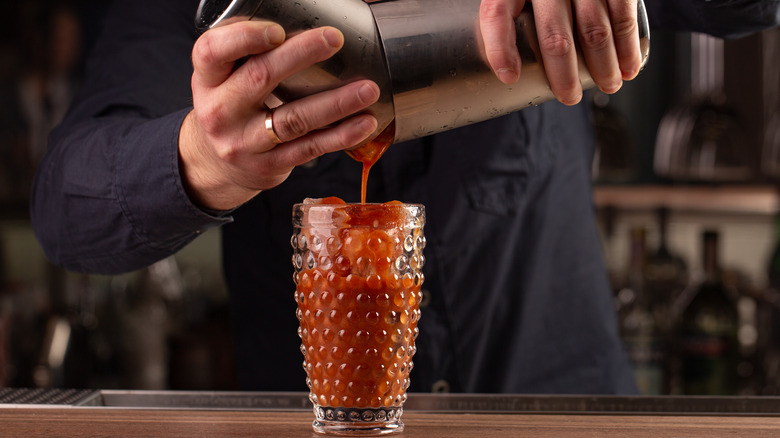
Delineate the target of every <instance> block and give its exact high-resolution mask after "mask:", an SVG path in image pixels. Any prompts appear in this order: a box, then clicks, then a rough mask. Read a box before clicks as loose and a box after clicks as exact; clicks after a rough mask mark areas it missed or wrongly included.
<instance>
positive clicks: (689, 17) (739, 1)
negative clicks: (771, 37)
mask: <svg viewBox="0 0 780 438" xmlns="http://www.w3.org/2000/svg"><path fill="white" fill-rule="evenodd" d="M645 5H646V7H647V15H648V19H649V20H650V25H651V27H653V28H655V29H667V30H677V31H689V32H702V33H707V34H710V35H714V36H718V37H722V38H738V37H741V36H745V35H747V34H750V33H754V32H758V31H761V30H764V29H768V28H771V27H774V26H778V25H780V1H779V0H645Z"/></svg>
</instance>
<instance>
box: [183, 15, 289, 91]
mask: <svg viewBox="0 0 780 438" xmlns="http://www.w3.org/2000/svg"><path fill="white" fill-rule="evenodd" d="M284 38H285V33H284V29H282V27H281V26H279V25H278V24H275V23H271V22H268V21H242V22H237V23H234V24H231V25H228V26H222V27H217V28H214V29H210V30H208V31H207V32H205V33H204V34H203V35H201V36H200V38H198V39H197V41H195V45H194V46H193V48H192V65H193V68H194V71H195V74H194V77H193V79H194V80H197V81H198V82H199V83H200V85H203V86H205V87H216V86H217V85H220V84H221V83H223V82H224V81H225V80H226V79H227V78H228V77H230V75H231V73H232V72H233V68H234V65H235V62H236V61H237V60H239V59H242V58H244V57H246V56H249V55H254V54H258V53H265V52H267V51H269V50H271V49H273V48H274V47H276V46H278V45H279V44H281V43H282V41H284Z"/></svg>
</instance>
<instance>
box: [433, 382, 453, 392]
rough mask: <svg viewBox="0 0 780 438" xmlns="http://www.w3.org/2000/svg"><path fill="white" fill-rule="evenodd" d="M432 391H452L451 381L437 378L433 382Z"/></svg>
mask: <svg viewBox="0 0 780 438" xmlns="http://www.w3.org/2000/svg"><path fill="white" fill-rule="evenodd" d="M431 392H438V393H444V392H450V382H448V381H446V380H444V379H442V380H437V381H436V382H434V383H433V386H431Z"/></svg>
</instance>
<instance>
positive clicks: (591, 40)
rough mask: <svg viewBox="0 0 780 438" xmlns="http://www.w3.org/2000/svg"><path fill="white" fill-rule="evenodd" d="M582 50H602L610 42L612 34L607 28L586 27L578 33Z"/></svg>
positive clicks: (600, 26) (597, 26) (601, 26)
mask: <svg viewBox="0 0 780 438" xmlns="http://www.w3.org/2000/svg"><path fill="white" fill-rule="evenodd" d="M580 39H581V43H582V46H583V48H586V49H603V48H606V47H607V46H608V45H609V44H610V43H611V42H612V32H611V30H610V28H609V27H608V26H603V25H592V26H586V27H584V28H583V29H582V30H581V31H580Z"/></svg>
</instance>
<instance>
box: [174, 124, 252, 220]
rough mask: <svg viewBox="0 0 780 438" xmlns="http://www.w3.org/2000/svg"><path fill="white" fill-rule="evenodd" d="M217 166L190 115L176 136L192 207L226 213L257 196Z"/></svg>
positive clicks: (184, 182)
mask: <svg viewBox="0 0 780 438" xmlns="http://www.w3.org/2000/svg"><path fill="white" fill-rule="evenodd" d="M220 163H221V162H220V161H219V160H218V157H216V156H215V154H214V152H213V150H212V149H211V148H209V147H208V144H207V141H206V140H205V136H204V135H203V134H202V131H201V130H200V127H199V126H198V124H197V122H196V120H195V114H194V112H193V111H190V113H189V114H187V116H186V117H185V118H184V122H183V123H182V126H181V130H180V132H179V168H180V174H181V179H182V186H183V187H184V190H185V191H186V192H187V195H188V196H189V198H190V200H191V201H192V203H193V204H195V205H197V206H198V207H200V208H202V209H206V210H210V211H227V210H232V209H234V208H236V207H238V206H240V205H241V204H243V203H245V202H247V201H249V200H250V199H252V198H253V197H255V196H256V195H257V194H258V193H260V191H259V190H253V189H248V188H246V187H241V186H239V185H237V184H235V183H233V182H232V181H231V180H230V179H229V177H228V175H229V172H228V171H227V170H226V169H223V168H222V166H221V165H220Z"/></svg>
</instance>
